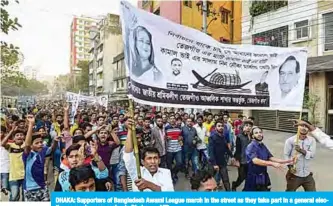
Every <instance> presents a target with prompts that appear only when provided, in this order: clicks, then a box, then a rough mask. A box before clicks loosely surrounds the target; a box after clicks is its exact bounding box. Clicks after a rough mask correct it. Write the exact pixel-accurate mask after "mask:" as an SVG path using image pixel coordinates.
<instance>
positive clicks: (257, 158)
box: [244, 127, 293, 191]
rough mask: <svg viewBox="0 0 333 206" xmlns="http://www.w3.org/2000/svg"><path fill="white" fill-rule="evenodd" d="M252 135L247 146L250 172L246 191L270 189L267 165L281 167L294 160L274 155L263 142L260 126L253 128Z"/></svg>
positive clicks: (246, 182)
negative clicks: (282, 158)
mask: <svg viewBox="0 0 333 206" xmlns="http://www.w3.org/2000/svg"><path fill="white" fill-rule="evenodd" d="M251 137H252V138H253V140H252V142H251V143H250V144H249V145H248V146H247V148H246V161H247V163H248V173H247V177H246V180H245V186H244V191H270V186H271V181H270V178H269V175H268V173H267V166H272V167H275V168H278V169H281V168H283V166H284V165H283V164H288V163H292V162H293V160H292V159H291V160H281V159H278V158H275V157H273V155H272V154H271V153H270V151H269V150H268V148H267V147H266V146H265V145H264V144H263V142H262V140H263V138H264V136H263V132H262V130H261V129H260V128H259V127H253V128H252V130H251Z"/></svg>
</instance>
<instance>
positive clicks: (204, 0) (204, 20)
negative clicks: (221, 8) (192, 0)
mask: <svg viewBox="0 0 333 206" xmlns="http://www.w3.org/2000/svg"><path fill="white" fill-rule="evenodd" d="M202 27H203V32H204V33H205V34H207V0H202Z"/></svg>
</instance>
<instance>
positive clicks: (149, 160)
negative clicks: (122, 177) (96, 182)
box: [123, 119, 174, 192]
mask: <svg viewBox="0 0 333 206" xmlns="http://www.w3.org/2000/svg"><path fill="white" fill-rule="evenodd" d="M133 124H134V121H133V120H131V119H128V120H127V128H128V133H127V139H126V143H125V151H124V156H123V159H124V162H125V166H126V169H127V171H128V174H129V175H130V177H131V179H132V181H133V183H134V184H133V186H132V187H133V191H156V192H158V191H174V188H173V183H172V179H171V172H170V170H168V169H164V168H159V164H160V161H161V159H160V154H159V152H158V150H157V149H156V148H153V147H147V148H144V149H143V151H142V161H143V167H141V168H140V169H141V175H142V178H141V179H138V175H139V174H138V173H137V166H138V165H136V159H135V156H134V153H133V140H132V130H131V126H132V125H133Z"/></svg>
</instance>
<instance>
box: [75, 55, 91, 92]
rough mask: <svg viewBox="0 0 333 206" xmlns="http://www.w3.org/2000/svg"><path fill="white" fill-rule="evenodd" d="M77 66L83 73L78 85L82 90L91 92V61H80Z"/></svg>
mask: <svg viewBox="0 0 333 206" xmlns="http://www.w3.org/2000/svg"><path fill="white" fill-rule="evenodd" d="M77 67H78V68H80V69H81V73H80V76H79V78H78V80H77V85H76V86H77V88H78V89H79V91H81V92H89V61H79V62H78V63H77Z"/></svg>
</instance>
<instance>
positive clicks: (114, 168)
mask: <svg viewBox="0 0 333 206" xmlns="http://www.w3.org/2000/svg"><path fill="white" fill-rule="evenodd" d="M110 170H111V173H112V179H113V185H114V191H122V190H121V185H120V178H119V176H118V164H113V165H111V166H110ZM119 186H120V187H119ZM119 189H120V190H119Z"/></svg>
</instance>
